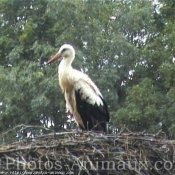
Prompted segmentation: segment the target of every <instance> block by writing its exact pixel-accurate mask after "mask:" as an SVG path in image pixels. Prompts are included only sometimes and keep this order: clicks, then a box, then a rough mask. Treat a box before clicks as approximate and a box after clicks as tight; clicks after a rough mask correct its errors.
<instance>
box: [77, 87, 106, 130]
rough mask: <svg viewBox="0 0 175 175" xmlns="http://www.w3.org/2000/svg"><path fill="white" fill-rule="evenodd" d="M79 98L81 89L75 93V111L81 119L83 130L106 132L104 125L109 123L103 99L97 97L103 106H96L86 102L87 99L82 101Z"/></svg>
mask: <svg viewBox="0 0 175 175" xmlns="http://www.w3.org/2000/svg"><path fill="white" fill-rule="evenodd" d="M81 96H82V94H81V89H79V90H77V91H75V98H76V105H77V111H78V113H79V114H80V116H81V118H82V121H83V124H84V127H85V128H84V129H85V130H95V131H104V132H107V129H106V123H107V122H109V112H108V108H107V105H106V102H105V101H104V99H103V98H102V97H101V96H99V97H100V98H101V100H102V101H103V106H102V105H101V106H98V105H97V104H95V105H92V104H89V103H88V102H87V100H86V99H87V98H88V97H87V98H86V99H82V98H81Z"/></svg>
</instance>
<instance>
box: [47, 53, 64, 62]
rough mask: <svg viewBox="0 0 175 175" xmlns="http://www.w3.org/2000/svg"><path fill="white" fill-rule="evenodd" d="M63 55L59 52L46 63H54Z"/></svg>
mask: <svg viewBox="0 0 175 175" xmlns="http://www.w3.org/2000/svg"><path fill="white" fill-rule="evenodd" d="M61 57H62V55H61V54H60V53H57V54H56V55H55V56H53V57H52V58H51V59H50V60H49V61H48V62H47V63H46V64H49V63H52V62H54V61H55V60H57V59H59V58H61Z"/></svg>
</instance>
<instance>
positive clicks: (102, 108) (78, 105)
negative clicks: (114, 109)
mask: <svg viewBox="0 0 175 175" xmlns="http://www.w3.org/2000/svg"><path fill="white" fill-rule="evenodd" d="M59 58H62V61H61V62H60V64H59V67H58V78H59V85H60V87H61V89H62V91H63V93H64V97H65V100H66V108H67V109H68V111H69V112H70V113H71V114H72V115H73V116H74V119H75V121H76V123H77V125H78V127H79V128H80V129H82V130H95V131H103V132H107V122H109V112H108V107H107V104H106V102H105V100H104V99H103V96H102V94H101V92H100V91H99V89H98V88H97V86H96V85H95V84H94V82H93V81H92V80H91V79H90V78H89V76H88V75H86V74H84V73H83V72H81V71H78V70H76V69H73V67H72V65H71V64H72V61H73V60H74V58H75V50H74V48H73V47H72V46H71V45H69V44H64V45H62V46H61V48H60V49H59V51H58V53H57V54H56V55H55V56H53V57H52V58H51V59H50V60H49V61H48V62H47V64H49V63H52V62H54V61H55V60H57V59H59Z"/></svg>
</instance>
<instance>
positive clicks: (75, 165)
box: [0, 131, 175, 175]
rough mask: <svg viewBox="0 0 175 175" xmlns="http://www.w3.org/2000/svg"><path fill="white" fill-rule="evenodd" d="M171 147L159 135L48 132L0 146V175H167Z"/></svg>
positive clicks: (174, 143)
mask: <svg viewBox="0 0 175 175" xmlns="http://www.w3.org/2000/svg"><path fill="white" fill-rule="evenodd" d="M1 136H2V135H1ZM174 146H175V141H173V140H166V138H162V137H160V136H159V134H155V135H154V134H146V133H133V132H129V131H128V132H126V131H125V132H124V131H122V132H120V133H115V134H103V133H97V132H78V131H66V132H59V133H49V134H45V135H39V136H37V137H34V138H27V139H24V140H20V141H18V142H13V143H10V144H2V145H1V146H0V174H18V173H19V174H22V173H23V174H32V173H33V174H48V173H49V174H75V175H168V174H174V164H173V162H174Z"/></svg>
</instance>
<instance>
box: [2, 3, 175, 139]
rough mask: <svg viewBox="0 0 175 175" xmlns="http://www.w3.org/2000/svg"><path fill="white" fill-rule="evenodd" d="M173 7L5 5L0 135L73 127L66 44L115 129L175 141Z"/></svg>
mask: <svg viewBox="0 0 175 175" xmlns="http://www.w3.org/2000/svg"><path fill="white" fill-rule="evenodd" d="M174 8H175V3H174V2H173V1H171V2H169V1H167V0H161V4H159V3H157V4H154V5H153V3H152V2H151V1H149V0H141V1H99V2H98V1H90V0H87V1H82V0H75V1H43V0H23V1H15V0H11V1H8V0H3V1H1V2H0V14H1V15H0V102H1V103H0V104H1V105H0V110H1V112H0V131H2V130H6V129H8V128H11V127H14V126H16V125H18V124H21V123H23V124H34V125H36V124H37V125H43V126H46V127H49V126H47V123H50V124H51V126H50V127H51V128H53V129H55V130H60V129H63V128H64V127H65V125H66V126H67V127H68V128H72V127H74V122H70V120H68V117H67V116H66V113H65V102H64V97H63V94H62V92H61V90H60V88H59V87H58V82H57V81H58V80H57V65H56V64H53V65H50V66H45V64H44V63H45V62H46V61H47V60H48V59H49V58H50V57H51V56H52V55H54V54H55V53H56V52H57V50H58V48H59V47H60V46H61V45H62V44H63V43H71V44H72V45H73V46H74V47H75V49H76V59H75V62H74V63H73V66H74V67H75V68H77V69H79V70H80V69H81V70H82V71H84V72H86V73H87V74H88V75H89V76H90V77H91V78H92V80H94V81H95V83H96V84H97V85H98V86H99V88H100V90H101V91H102V94H103V96H104V97H105V99H106V101H107V103H108V106H109V111H110V114H111V123H112V124H113V125H116V127H119V126H122V125H126V126H127V127H128V128H129V129H131V130H133V131H141V130H147V131H152V132H157V131H158V130H160V129H162V130H163V131H164V132H165V133H166V134H167V135H168V136H170V137H174V136H175V132H174V131H175V129H174V128H175V127H174V115H175V110H174V106H175V100H174V99H175V98H174V96H175V90H174V84H175V80H174V77H175V76H174V74H175V69H174V57H175V50H174V46H175V40H174V38H175V32H174V29H175V25H174V15H173V14H174Z"/></svg>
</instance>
